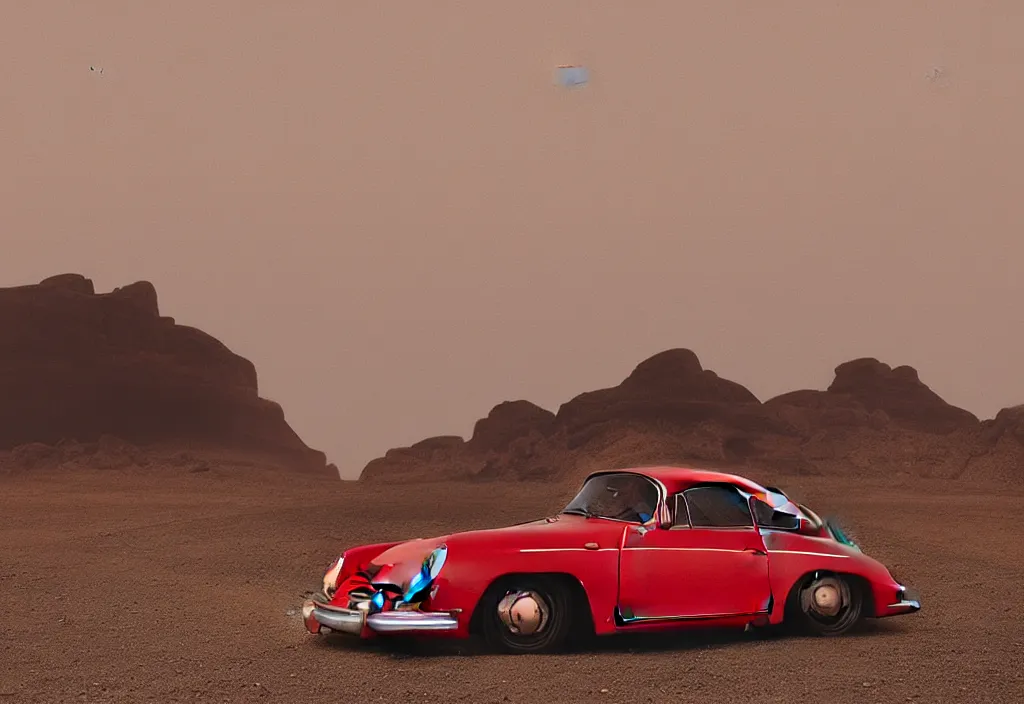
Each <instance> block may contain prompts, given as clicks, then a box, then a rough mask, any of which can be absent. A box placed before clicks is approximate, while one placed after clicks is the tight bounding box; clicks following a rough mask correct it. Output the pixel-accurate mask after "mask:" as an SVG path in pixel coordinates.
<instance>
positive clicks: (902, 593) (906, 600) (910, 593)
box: [885, 584, 921, 614]
mask: <svg viewBox="0 0 1024 704" xmlns="http://www.w3.org/2000/svg"><path fill="white" fill-rule="evenodd" d="M899 587H900V588H899V589H898V590H897V591H896V601H895V602H894V603H892V604H888V605H887V606H886V607H885V608H886V609H887V610H888V612H889V613H891V614H912V613H914V612H915V611H920V610H921V593H920V592H919V591H917V590H916V589H913V588H912V587H907V586H904V585H902V584H901V585H899Z"/></svg>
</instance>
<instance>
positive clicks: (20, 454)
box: [0, 274, 337, 478]
mask: <svg viewBox="0 0 1024 704" xmlns="http://www.w3.org/2000/svg"><path fill="white" fill-rule="evenodd" d="M0 329H2V330H3V335H2V336H0V450H13V453H12V455H13V456H14V457H15V458H16V459H18V458H20V459H21V460H24V461H26V462H28V463H30V464H31V463H33V462H35V461H36V460H39V459H40V458H42V459H45V458H46V457H53V456H64V457H66V456H69V455H70V456H77V455H81V454H82V452H91V453H93V454H94V455H96V456H100V455H104V456H108V458H109V457H110V456H113V455H117V457H118V458H120V459H118V460H117V461H118V462H120V463H121V464H125V463H128V464H132V463H134V464H140V463H145V462H144V459H139V458H137V457H136V455H139V454H140V453H142V454H144V450H143V449H142V448H144V447H145V446H147V445H159V446H161V447H175V446H180V447H189V448H204V449H206V450H209V451H213V452H222V451H228V452H232V453H236V454H239V453H240V454H243V455H251V456H254V457H256V456H258V457H265V458H270V459H273V460H274V461H275V462H278V463H280V464H282V465H286V466H289V467H294V468H295V469H296V470H298V471H307V472H314V473H317V474H323V476H325V477H331V476H333V477H335V478H337V472H336V469H334V468H333V467H331V466H329V465H327V464H326V459H325V456H324V454H323V453H322V452H319V451H317V450H313V449H310V448H309V447H307V446H306V445H305V443H303V442H302V440H301V439H300V438H299V436H298V435H297V434H296V433H295V432H294V431H293V430H292V429H291V427H289V425H288V423H287V422H286V421H285V418H284V412H283V410H282V409H281V407H280V406H279V405H278V404H276V403H274V402H273V401H269V400H267V399H263V398H260V396H259V393H258V386H257V375H256V368H255V366H253V364H252V362H250V361H249V360H247V359H245V358H243V357H240V356H239V355H237V354H235V353H234V352H232V351H231V350H229V349H228V348H227V347H226V346H225V345H224V344H222V343H221V342H220V341H218V340H217V339H215V338H213V337H211V336H210V335H208V334H207V333H205V332H202V331H201V330H197V329H196V328H192V327H188V326H185V325H179V324H177V323H175V321H174V319H173V318H169V317H165V316H161V315H160V311H159V306H158V303H157V292H156V289H155V288H154V287H153V285H152V284H151V283H149V282H146V281H139V282H136V283H133V284H129V285H127V286H123V287H121V288H117V289H115V290H114V291H112V292H110V293H104V294H97V293H96V291H95V288H94V286H93V282H92V281H91V280H90V279H87V278H85V277H84V276H81V275H79V274H62V275H59V276H54V277H51V278H48V279H46V280H44V281H42V282H41V283H39V284H35V285H28V286H18V287H13V288H0ZM136 446H140V447H136ZM47 448H50V449H49V450H48V449H47ZM69 448H70V449H69ZM83 448H85V449H83ZM97 453H98V454H97Z"/></svg>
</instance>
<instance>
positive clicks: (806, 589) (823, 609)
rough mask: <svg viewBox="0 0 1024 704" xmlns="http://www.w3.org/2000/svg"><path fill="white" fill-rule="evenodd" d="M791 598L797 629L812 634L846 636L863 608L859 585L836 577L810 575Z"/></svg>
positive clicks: (830, 575) (858, 619)
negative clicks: (844, 634)
mask: <svg viewBox="0 0 1024 704" xmlns="http://www.w3.org/2000/svg"><path fill="white" fill-rule="evenodd" d="M793 596H794V602H795V603H793V605H792V611H793V612H794V613H793V615H794V616H795V620H796V621H797V623H798V624H799V627H800V630H802V631H804V632H807V633H811V634H813V635H820V636H837V635H841V634H843V633H846V632H847V631H849V630H850V629H851V628H853V627H854V626H855V625H856V624H857V622H858V621H860V617H861V614H862V612H863V607H864V597H863V594H862V593H861V590H860V586H859V585H858V584H856V583H855V582H852V581H850V580H849V579H847V578H845V577H842V576H839V575H832V574H829V575H820V576H812V577H810V578H809V579H807V580H805V581H804V583H803V584H802V585H801V587H800V588H799V589H798V590H797V592H796V593H795V594H794V595H793Z"/></svg>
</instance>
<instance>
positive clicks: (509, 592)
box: [479, 574, 572, 654]
mask: <svg viewBox="0 0 1024 704" xmlns="http://www.w3.org/2000/svg"><path fill="white" fill-rule="evenodd" d="M517 595H518V597H517ZM506 597H508V600H509V602H514V603H513V605H514V606H515V605H516V604H518V606H519V608H518V609H516V613H522V612H524V611H525V612H528V613H529V612H532V606H533V604H538V605H539V606H540V607H541V608H540V609H539V611H540V613H541V614H542V615H541V616H540V618H539V627H538V628H537V629H536V630H534V631H533V632H518V633H517V632H516V630H515V629H516V627H517V626H516V622H515V621H514V620H513V622H512V624H511V626H510V625H507V624H506V622H505V621H504V620H503V619H502V617H501V615H500V614H499V611H500V610H501V609H503V608H506V607H507V606H508V605H507V604H506V605H502V602H503V601H504V600H505V599H506ZM524 597H525V598H526V599H532V600H533V602H529V601H521V600H522V599H523V598H524ZM528 606H529V607H530V608H527V607H528ZM479 609H480V610H479V615H480V634H481V635H482V636H483V640H484V642H485V643H486V645H487V646H488V648H490V649H492V650H496V651H498V652H501V653H509V654H523V653H548V652H553V651H556V650H559V649H560V648H562V647H563V646H564V645H565V643H566V640H567V638H568V636H569V633H570V631H571V629H572V603H571V599H570V593H569V590H568V588H567V587H566V586H565V585H564V584H562V583H561V582H560V581H559V580H557V579H554V578H551V577H547V576H544V575H530V574H524V575H515V576H512V577H506V578H503V579H501V580H499V581H498V582H496V583H495V584H493V585H492V586H491V587H490V588H489V589H488V590H487V592H486V593H485V594H484V596H483V597H482V598H481V600H480V606H479ZM519 623H520V625H521V626H522V627H523V629H524V630H526V631H529V630H530V628H531V626H534V622H533V621H532V620H529V621H525V622H524V621H520V622H519Z"/></svg>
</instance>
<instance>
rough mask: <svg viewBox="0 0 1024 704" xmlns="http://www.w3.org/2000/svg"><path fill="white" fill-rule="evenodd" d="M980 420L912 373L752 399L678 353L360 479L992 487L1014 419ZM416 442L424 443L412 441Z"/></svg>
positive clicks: (1016, 466)
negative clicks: (916, 480)
mask: <svg viewBox="0 0 1024 704" xmlns="http://www.w3.org/2000/svg"><path fill="white" fill-rule="evenodd" d="M1021 408H1024V407H1020V408H1018V409H1006V410H1004V411H1003V412H1001V413H1000V414H999V415H998V416H997V417H996V418H995V419H993V420H991V421H985V422H984V423H982V422H980V421H979V420H978V418H977V417H976V416H974V415H973V414H971V413H969V412H968V411H965V410H963V409H961V408H957V407H956V406H953V405H951V404H949V403H947V402H946V401H944V400H943V399H942V398H941V397H940V396H939V395H938V394H937V393H935V392H934V391H933V390H932V389H930V388H929V387H928V386H927V385H926V384H925V383H924V382H922V381H921V379H920V377H919V375H918V373H917V371H916V370H914V369H913V368H912V367H908V366H899V367H895V368H893V367H890V366H889V365H887V364H884V363H882V362H880V361H878V360H876V359H872V358H863V359H855V360H852V361H850V362H846V363H844V364H841V365H839V366H838V367H836V370H835V379H834V381H833V382H832V384H831V385H830V386H829V387H828V389H827V390H824V391H821V390H813V389H803V390H798V391H791V392H789V393H785V394H782V395H780V396H776V397H774V398H771V399H768V400H767V401H765V402H763V403H762V402H761V401H760V400H758V398H757V397H756V396H755V395H754V394H753V393H751V392H750V391H749V390H748V389H746V388H745V387H743V386H742V385H741V384H738V383H736V382H734V381H730V380H728V379H723V378H721V377H720V376H718V375H717V374H715V372H713V371H711V370H709V369H705V368H704V367H703V365H702V364H701V362H700V360H699V359H698V357H697V355H696V354H694V352H692V351H691V350H687V349H672V350H666V351H664V352H661V353H659V354H656V355H654V356H653V357H650V358H649V359H647V360H644V361H643V362H641V363H640V364H639V365H637V367H636V368H635V369H634V370H633V371H632V373H630V374H629V375H628V376H627V377H626V378H625V379H624V380H623V381H622V382H621V383H620V384H618V385H617V386H614V387H610V388H606V389H600V390H597V391H590V392H586V393H583V394H580V395H579V396H576V397H575V398H573V399H571V400H569V401H567V402H566V403H564V404H562V406H561V407H560V408H559V409H558V412H557V413H556V414H552V413H550V412H548V411H546V410H544V409H542V408H539V407H537V406H535V405H534V404H532V403H529V402H528V401H514V402H508V403H504V404H499V405H498V406H496V407H495V408H494V409H493V410H492V411H491V413H490V414H489V415H488V416H487V417H486V418H484V419H482V420H480V421H478V423H477V425H476V428H475V430H474V433H473V437H472V438H471V439H470V440H469V441H468V442H463V441H462V439H461V438H458V437H447V438H444V443H443V445H441V444H438V440H437V439H435V440H434V441H424V443H419V444H417V445H414V446H412V447H411V448H404V449H400V450H391V451H389V452H388V453H387V454H385V456H384V457H382V458H379V459H376V460H374V461H372V462H371V463H370V464H369V465H368V466H367V467H366V469H365V470H364V471H363V474H362V476H361V478H362V479H363V480H367V481H377V480H386V481H416V480H431V479H475V480H484V479H504V480H508V479H544V480H558V479H560V478H564V477H576V476H578V475H579V474H580V473H581V472H584V471H590V470H592V469H596V468H601V467H609V466H611V467H614V466H619V467H621V466H629V465H640V464H651V463H660V462H668V463H680V464H700V465H702V466H718V467H730V468H735V469H737V470H739V469H745V470H749V471H753V472H755V473H756V472H757V471H762V470H763V471H771V472H777V473H796V474H824V473H830V472H841V473H860V474H865V475H884V474H914V475H920V476H928V477H950V478H955V477H975V478H980V479H997V478H1000V477H1006V476H1017V477H1019V476H1020V475H1021V474H1022V473H1024V420H1022V419H1024V411H1022V410H1021ZM425 443H427V444H425Z"/></svg>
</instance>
